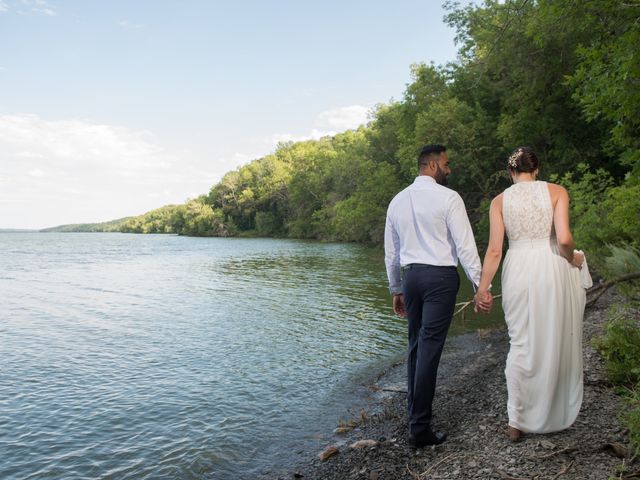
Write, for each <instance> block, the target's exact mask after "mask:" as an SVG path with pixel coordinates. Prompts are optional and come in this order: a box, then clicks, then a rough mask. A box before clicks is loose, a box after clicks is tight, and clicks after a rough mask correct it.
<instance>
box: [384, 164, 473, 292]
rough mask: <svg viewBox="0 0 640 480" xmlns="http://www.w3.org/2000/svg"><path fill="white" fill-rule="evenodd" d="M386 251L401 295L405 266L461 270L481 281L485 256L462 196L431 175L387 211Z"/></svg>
mask: <svg viewBox="0 0 640 480" xmlns="http://www.w3.org/2000/svg"><path fill="white" fill-rule="evenodd" d="M384 251H385V265H386V267H387V276H388V277H389V290H390V291H391V293H392V294H395V293H402V287H401V267H404V266H406V265H409V264H411V263H423V264H427V265H438V266H456V267H457V266H458V259H459V260H460V263H462V266H463V268H464V271H465V272H466V274H467V277H468V278H469V280H471V282H473V284H474V287H477V285H478V284H479V283H480V271H481V264H480V257H479V256H478V249H477V247H476V241H475V239H474V238H473V231H472V230H471V224H470V223H469V217H468V216H467V211H466V209H465V207H464V201H463V200H462V198H461V197H460V195H459V194H458V193H457V192H455V191H453V190H451V189H450V188H447V187H444V186H442V185H439V184H438V183H436V181H435V180H434V179H433V178H432V177H430V176H427V175H420V176H418V177H416V179H415V181H414V182H413V183H412V184H411V185H409V186H408V187H407V188H405V189H404V190H402V191H401V192H400V193H398V194H397V195H396V196H395V197H394V198H393V200H391V203H390V204H389V208H388V210H387V222H386V225H385V231H384Z"/></svg>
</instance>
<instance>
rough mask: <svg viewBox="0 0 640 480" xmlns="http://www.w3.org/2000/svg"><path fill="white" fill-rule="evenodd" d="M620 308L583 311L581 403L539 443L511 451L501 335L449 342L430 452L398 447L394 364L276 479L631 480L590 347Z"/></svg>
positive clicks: (400, 368) (398, 376)
mask: <svg viewBox="0 0 640 480" xmlns="http://www.w3.org/2000/svg"><path fill="white" fill-rule="evenodd" d="M619 300H620V299H619V298H618V297H616V295H615V294H613V293H609V294H607V295H605V296H603V297H602V298H601V299H599V300H598V302H597V303H596V304H595V305H594V306H592V307H590V308H589V309H588V310H587V312H586V315H585V321H584V336H583V343H584V348H583V351H584V387H585V388H584V401H583V404H582V409H581V411H580V414H579V416H578V419H577V420H576V422H575V424H574V425H573V426H572V427H571V428H569V429H567V430H565V431H563V432H558V433H553V434H547V435H533V434H529V435H525V436H524V438H523V439H522V440H521V441H520V442H518V443H512V442H511V441H510V440H509V439H508V438H507V436H506V435H505V429H506V425H507V414H506V398H507V391H506V384H505V378H504V365H505V359H506V355H507V351H508V336H507V332H506V329H498V330H492V331H480V332H478V333H477V334H469V335H465V336H461V337H456V338H452V339H450V341H449V344H448V346H447V349H446V351H445V355H444V356H443V359H442V362H441V367H440V372H439V385H438V390H437V393H436V399H435V402H434V412H435V417H434V427H435V429H437V430H443V431H445V432H447V434H448V439H447V441H446V442H445V443H444V444H442V445H439V446H437V447H425V448H423V449H419V450H412V449H411V448H410V447H409V446H408V444H407V429H406V406H405V405H406V381H405V369H404V365H403V364H399V365H396V366H394V367H391V368H390V369H389V370H388V371H387V372H385V373H384V374H383V375H382V376H381V377H380V378H379V379H378V381H377V382H375V384H374V385H373V386H372V392H371V395H372V398H373V400H374V402H373V405H374V407H372V408H371V409H370V411H363V412H362V413H361V414H360V415H359V416H357V417H354V418H353V419H352V421H351V422H345V423H344V424H343V425H340V426H336V427H337V429H336V432H335V433H332V434H331V433H330V432H328V433H329V435H327V437H326V438H323V439H322V440H321V442H319V449H318V451H317V452H313V453H310V454H309V458H307V459H305V460H303V461H301V462H300V463H299V464H297V465H295V466H292V467H291V470H290V471H287V472H284V473H281V474H280V475H279V476H274V477H273V478H279V479H291V478H301V479H312V480H330V479H336V480H337V479H340V480H346V479H353V480H355V479H358V480H395V479H503V480H524V479H581V480H583V479H598V480H602V479H607V478H610V477H612V478H640V477H636V476H632V477H622V476H621V477H618V476H617V475H618V474H617V469H618V467H619V466H620V465H622V464H623V462H624V464H625V465H629V463H630V462H634V463H633V464H632V465H631V466H630V467H631V470H632V471H634V472H635V471H638V472H639V473H638V475H640V465H639V464H640V461H638V460H633V459H630V458H629V453H628V451H629V449H628V442H627V438H626V431H625V429H624V428H623V427H622V425H621V423H620V422H619V419H618V417H619V412H620V410H621V408H622V407H621V403H620V399H619V398H618V396H617V395H616V394H615V392H614V390H613V388H612V387H611V385H610V383H609V382H608V380H607V378H606V374H605V372H604V369H603V364H602V360H601V358H600V356H599V354H598V353H597V352H596V351H595V350H594V349H593V347H592V346H591V338H593V337H594V336H597V335H599V334H600V333H601V331H602V325H603V323H604V321H605V320H606V311H607V309H608V306H609V305H610V304H611V303H614V302H617V301H619Z"/></svg>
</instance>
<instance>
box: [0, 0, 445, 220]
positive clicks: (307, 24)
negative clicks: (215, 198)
mask: <svg viewBox="0 0 640 480" xmlns="http://www.w3.org/2000/svg"><path fill="white" fill-rule="evenodd" d="M445 13H446V12H444V11H443V10H442V8H441V6H440V2H439V1H427V0H423V1H417V0H389V1H375V0H374V1H359V0H358V1H350V0H342V1H333V0H328V1H324V2H305V1H303V0H298V1H279V0H274V1H266V0H265V1H257V0H237V1H233V2H232V1H225V2H223V1H215V0H210V1H205V0H193V1H183V2H177V1H165V0H136V1H123V0H104V1H98V0H92V1H88V0H69V1H63V0H60V1H56V0H0V92H1V93H0V228H43V227H46V226H52V225H59V224H63V223H78V222H98V221H105V220H111V219H115V218H120V217H124V216H128V215H137V214H141V213H144V212H145V211H148V210H150V209H153V208H157V207H160V206H162V205H166V204H169V203H182V202H184V201H185V200H187V199H188V198H192V197H195V196H197V195H199V194H202V193H206V192H208V190H209V188H210V187H211V186H212V185H213V184H214V183H216V182H217V181H218V180H220V178H221V177H222V176H223V175H224V174H225V173H226V172H228V171H230V170H233V169H235V168H236V167H238V166H239V165H242V164H245V163H248V162H249V161H251V160H252V159H255V158H259V157H261V156H263V155H266V154H268V153H270V152H272V151H273V150H274V148H275V145H276V144H277V142H278V141H282V140H302V139H307V138H318V137H319V136H322V135H325V134H332V133H336V132H340V131H344V130H346V129H349V128H355V127H357V126H358V125H359V124H361V123H365V122H366V120H367V112H368V111H369V110H370V109H371V107H372V106H374V105H375V104H378V103H386V102H388V101H389V100H390V99H392V98H396V99H400V98H402V94H403V92H404V89H405V86H406V84H407V83H408V82H409V81H410V76H409V67H410V65H411V64H412V63H416V62H426V63H429V62H434V63H436V64H443V63H446V62H448V61H452V60H454V59H455V54H456V48H455V45H454V42H453V37H454V34H455V32H454V31H453V30H451V29H450V28H449V27H448V26H446V25H445V24H444V22H443V20H442V18H443V16H444V15H445Z"/></svg>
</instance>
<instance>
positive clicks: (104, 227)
mask: <svg viewBox="0 0 640 480" xmlns="http://www.w3.org/2000/svg"><path fill="white" fill-rule="evenodd" d="M130 218H132V217H125V218H119V219H117V220H110V221H108V222H102V223H72V224H69V225H58V226H57V227H50V228H43V229H42V230H40V232H120V231H121V227H122V225H123V224H124V223H125V222H126V221H127V220H129V219H130Z"/></svg>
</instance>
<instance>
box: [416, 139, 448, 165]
mask: <svg viewBox="0 0 640 480" xmlns="http://www.w3.org/2000/svg"><path fill="white" fill-rule="evenodd" d="M446 151H447V147H445V146H444V145H440V144H439V143H430V144H429V145H425V146H424V147H422V150H420V153H419V154H418V168H420V167H422V166H423V165H427V164H428V163H429V157H430V156H431V155H440V154H441V153H442V152H446Z"/></svg>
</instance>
